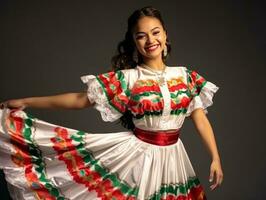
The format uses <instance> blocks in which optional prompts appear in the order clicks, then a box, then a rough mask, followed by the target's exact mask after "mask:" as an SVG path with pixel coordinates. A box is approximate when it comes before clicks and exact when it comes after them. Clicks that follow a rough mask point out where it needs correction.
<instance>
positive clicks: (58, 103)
mask: <svg viewBox="0 0 266 200" xmlns="http://www.w3.org/2000/svg"><path fill="white" fill-rule="evenodd" d="M2 104H4V105H5V106H6V107H8V108H20V109H24V108H27V107H31V108H49V109H82V108H86V107H89V106H91V105H92V104H91V102H90V101H89V99H88V97H87V92H77V93H64V94H58V95H53V96H43V97H28V98H22V99H11V100H8V101H5V102H2V103H1V108H3V106H2Z"/></svg>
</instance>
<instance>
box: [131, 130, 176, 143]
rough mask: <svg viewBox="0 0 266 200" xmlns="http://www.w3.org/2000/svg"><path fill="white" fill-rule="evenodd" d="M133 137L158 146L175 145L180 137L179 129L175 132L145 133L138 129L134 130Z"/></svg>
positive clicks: (145, 131)
mask: <svg viewBox="0 0 266 200" xmlns="http://www.w3.org/2000/svg"><path fill="white" fill-rule="evenodd" d="M133 133H134V135H135V136H136V137H137V138H139V139H140V140H142V141H144V142H147V143H150V144H155V145H159V146H166V145H171V144H175V143H176V142H177V141H178V138H179V135H180V129H178V130H176V131H147V130H143V129H139V128H135V129H134V132H133Z"/></svg>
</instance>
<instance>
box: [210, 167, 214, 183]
mask: <svg viewBox="0 0 266 200" xmlns="http://www.w3.org/2000/svg"><path fill="white" fill-rule="evenodd" d="M213 176H214V170H212V169H211V172H210V177H209V182H212V181H213Z"/></svg>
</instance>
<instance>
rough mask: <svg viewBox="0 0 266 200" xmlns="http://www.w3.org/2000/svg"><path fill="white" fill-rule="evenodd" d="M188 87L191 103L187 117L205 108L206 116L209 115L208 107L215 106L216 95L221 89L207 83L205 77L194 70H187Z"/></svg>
mask: <svg viewBox="0 0 266 200" xmlns="http://www.w3.org/2000/svg"><path fill="white" fill-rule="evenodd" d="M186 71H187V85H188V89H189V93H190V103H189V105H188V107H187V112H186V116H187V117H188V116H190V115H191V113H192V112H193V111H194V110H195V109H197V108H203V110H204V112H205V114H207V113H208V110H207V107H209V106H211V105H212V104H213V96H214V93H216V92H217V90H218V89H219V87H217V86H216V85H215V84H213V83H211V82H209V81H207V80H206V79H205V78H204V77H202V76H201V75H200V74H198V73H197V72H196V71H194V70H190V69H186Z"/></svg>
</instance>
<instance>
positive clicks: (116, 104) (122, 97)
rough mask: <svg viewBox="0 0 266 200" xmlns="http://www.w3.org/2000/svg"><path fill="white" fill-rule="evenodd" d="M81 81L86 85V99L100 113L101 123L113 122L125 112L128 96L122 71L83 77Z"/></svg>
mask: <svg viewBox="0 0 266 200" xmlns="http://www.w3.org/2000/svg"><path fill="white" fill-rule="evenodd" d="M81 80H82V81H83V83H85V84H87V96H88V99H89V101H90V102H91V103H94V105H93V107H94V108H95V109H97V110H98V111H99V112H100V113H101V116H102V119H103V121H109V122H113V121H115V120H117V119H119V118H120V117H121V116H122V115H123V113H124V112H125V111H126V110H127V104H128V102H129V96H130V95H129V90H128V84H127V81H126V80H125V76H124V73H123V71H122V70H119V71H116V72H114V71H111V72H107V73H103V74H99V75H97V76H94V75H85V76H82V77H81Z"/></svg>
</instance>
